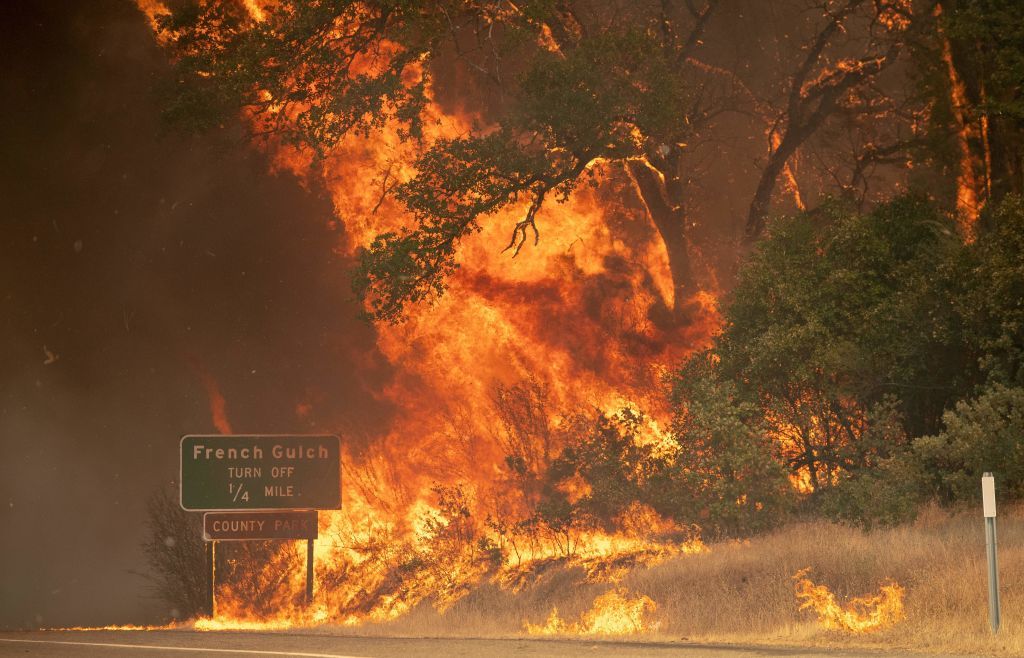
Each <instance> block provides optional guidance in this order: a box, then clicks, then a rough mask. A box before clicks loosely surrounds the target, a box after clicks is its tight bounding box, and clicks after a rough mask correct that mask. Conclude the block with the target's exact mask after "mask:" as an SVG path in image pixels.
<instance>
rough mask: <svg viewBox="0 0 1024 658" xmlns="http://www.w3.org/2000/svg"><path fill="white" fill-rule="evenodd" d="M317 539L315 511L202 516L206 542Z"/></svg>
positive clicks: (225, 513) (223, 513)
mask: <svg viewBox="0 0 1024 658" xmlns="http://www.w3.org/2000/svg"><path fill="white" fill-rule="evenodd" d="M316 538H317V513H316V510H309V511H286V512H207V513H206V514H203V539H205V540H206V541H249V540H253V539H316Z"/></svg>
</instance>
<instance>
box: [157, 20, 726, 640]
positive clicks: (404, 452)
mask: <svg viewBox="0 0 1024 658" xmlns="http://www.w3.org/2000/svg"><path fill="white" fill-rule="evenodd" d="M138 3H139V5H140V8H141V9H142V10H143V11H144V12H145V13H146V15H147V16H149V17H150V19H151V20H154V21H155V19H156V17H157V16H158V15H160V14H162V13H164V12H166V9H165V6H164V4H163V3H162V2H160V1H159V0H138ZM243 5H244V7H245V8H246V10H247V11H248V12H249V15H250V17H251V18H252V19H253V21H256V22H259V21H263V20H266V19H267V17H269V16H271V13H270V12H269V10H268V8H269V7H271V6H272V4H268V3H266V2H263V1H261V0H245V2H243ZM265 10H268V11H265ZM395 47H397V46H395ZM366 66H373V64H372V63H370V62H367V63H366ZM428 91H429V89H428ZM267 100H268V101H269V100H271V99H269V98H268V99H267ZM270 107H271V109H270V110H268V111H273V112H280V113H281V114H285V115H286V114H287V112H288V110H284V109H282V108H281V107H278V106H275V105H274V104H270ZM427 114H428V117H427V119H428V120H426V121H424V129H425V132H426V141H427V142H428V143H429V142H430V141H432V140H436V139H438V138H452V137H457V136H460V135H464V134H465V133H466V132H467V131H468V130H469V129H470V127H471V126H472V125H474V124H483V123H485V122H484V121H483V120H482V118H481V117H480V116H477V115H474V114H472V113H470V112H467V111H463V110H461V109H460V110H454V109H451V108H447V109H446V108H442V107H441V106H440V105H439V104H437V103H431V104H430V105H429V107H428V109H427ZM290 118H291V117H289V116H283V117H282V120H285V121H287V120H289V119H290ZM244 120H246V121H249V122H252V123H253V124H254V125H255V124H256V122H257V121H258V120H259V118H258V117H256V116H254V115H247V116H245V117H244ZM260 148H263V149H265V150H266V151H267V152H268V154H269V156H270V159H271V161H272V162H273V166H274V167H275V168H276V169H278V170H283V171H289V172H291V173H294V174H295V175H297V176H299V177H300V178H301V179H303V180H305V181H309V182H310V184H311V185H317V186H321V185H322V186H323V187H325V188H326V189H327V191H328V193H329V195H330V197H331V199H332V200H333V204H334V208H335V214H336V219H334V220H332V221H331V223H330V225H329V228H330V229H331V230H333V231H335V232H336V234H337V236H338V237H337V244H336V245H335V250H336V252H337V253H338V254H339V256H341V257H345V258H348V257H351V256H353V255H354V254H355V253H356V252H357V250H358V249H360V248H362V247H364V246H366V245H367V244H368V243H369V242H370V241H371V240H372V239H373V238H374V236H376V235H377V234H379V233H382V232H385V231H394V230H401V229H402V228H403V227H408V226H410V222H411V218H410V217H409V216H408V214H407V213H406V211H405V209H404V208H403V207H402V206H401V205H400V204H399V203H398V202H397V201H396V200H395V199H394V198H393V197H392V196H390V195H389V194H388V192H389V190H392V189H394V186H395V185H396V184H397V183H401V182H403V181H407V180H409V179H410V178H411V177H412V176H414V175H415V173H416V172H415V171H414V170H413V168H412V166H411V165H410V164H409V163H412V162H414V161H415V159H416V158H415V155H416V154H417V153H418V152H419V151H421V150H422V148H423V145H422V144H420V143H417V142H415V140H410V139H408V138H407V137H406V136H404V134H403V133H402V132H401V131H400V130H399V129H398V127H396V126H391V125H385V126H383V127H381V128H380V129H379V130H378V131H376V132H375V133H374V134H373V135H372V137H371V138H369V139H367V138H366V137H365V136H362V135H352V136H349V137H347V138H345V139H344V140H342V142H341V143H340V144H339V145H337V146H336V147H335V148H334V149H333V150H332V151H331V152H329V153H326V154H325V155H324V156H323V157H314V155H313V153H312V152H311V151H310V150H309V149H304V148H302V147H300V146H296V145H294V144H284V143H278V142H274V141H273V139H270V140H268V141H261V142H260ZM597 176H598V182H599V183H600V185H599V186H598V187H595V188H590V187H587V186H582V187H581V188H580V189H578V190H576V191H575V192H574V193H573V194H572V196H571V197H570V198H568V199H567V200H565V202H563V203H556V202H551V203H548V204H546V205H545V206H544V207H543V208H542V209H541V211H540V213H539V214H538V222H539V223H541V224H542V232H543V236H544V237H543V239H542V240H541V241H540V243H539V244H538V245H533V244H531V245H530V246H529V248H527V249H525V250H524V251H523V253H522V254H521V255H520V256H519V257H518V258H516V259H515V260H513V259H512V258H511V257H510V255H509V254H508V253H503V252H502V248H503V247H504V246H505V244H507V242H508V235H509V231H510V229H511V227H512V226H514V225H515V223H516V222H517V221H519V220H520V219H522V217H523V215H524V213H525V212H526V206H527V205H528V202H524V205H523V206H522V207H518V208H513V209H509V210H505V211H501V212H499V213H496V214H495V215H494V216H491V217H488V218H486V221H482V222H481V225H482V230H481V231H480V232H479V233H477V234H475V235H473V236H471V237H469V238H467V239H466V240H465V241H464V242H463V243H462V244H461V245H460V261H461V265H462V266H461V267H460V269H459V270H458V271H457V272H456V274H455V275H454V276H453V277H452V278H451V280H450V281H449V292H448V293H447V294H446V295H445V296H444V297H442V298H441V299H440V300H438V301H437V302H436V303H435V304H432V305H429V304H420V305H417V306H414V307H412V308H410V309H409V312H408V317H407V319H406V321H405V322H404V323H403V324H400V325H397V326H395V325H382V326H379V327H377V344H376V353H375V354H374V355H367V359H368V360H372V359H378V360H379V359H380V358H383V360H385V361H386V362H387V363H388V364H389V365H390V366H391V369H392V371H393V373H394V374H393V376H392V378H391V380H390V381H389V382H388V383H387V384H386V385H385V386H384V387H383V388H382V389H380V390H376V391H374V394H375V395H378V396H379V397H380V398H382V399H384V400H386V401H389V402H392V403H393V405H394V407H395V408H397V409H398V412H397V414H396V417H395V418H394V419H393V420H392V422H391V424H390V426H387V427H382V428H380V429H379V430H378V429H375V430H374V432H373V433H372V434H370V435H368V436H360V435H356V436H352V433H350V432H345V431H344V427H343V426H344V425H345V423H346V420H345V419H342V420H341V421H337V422H339V424H340V425H342V427H340V428H332V429H336V431H339V433H340V434H343V435H345V438H346V451H345V454H344V456H343V462H344V469H345V472H346V478H345V480H344V482H345V485H344V486H345V490H344V492H343V498H344V509H343V510H342V511H340V512H321V513H320V519H321V521H320V525H321V527H320V538H319V539H318V540H317V542H316V548H315V551H316V552H315V571H316V574H317V583H316V587H315V590H316V601H315V604H314V605H313V606H310V607H309V608H307V607H306V606H305V605H304V604H303V602H302V600H301V596H299V595H298V593H301V592H302V591H303V589H304V588H303V584H304V583H303V579H304V573H303V571H304V570H303V569H302V564H303V560H304V559H305V556H304V554H303V551H301V550H299V549H297V548H296V547H295V546H294V545H290V544H282V545H281V548H280V550H279V551H278V552H277V553H276V554H275V555H274V556H273V557H272V562H273V563H274V565H275V567H274V568H275V569H276V570H277V571H274V573H285V574H288V575H287V576H286V578H285V586H281V582H280V581H274V579H273V578H272V577H271V576H270V575H269V568H268V569H267V571H268V573H267V574H263V573H260V574H258V575H257V576H256V577H255V578H252V579H248V580H246V582H245V583H244V584H239V583H232V582H231V581H230V578H227V577H225V579H224V580H225V582H222V583H220V584H219V586H218V589H217V616H216V618H215V619H201V620H199V621H197V622H196V628H197V629H229V628H234V629H240V628H290V627H297V626H309V625H315V624H320V623H328V622H329V623H344V624H357V623H363V622H375V621H386V620H390V619H394V618H395V617H398V616H400V615H402V614H404V613H406V612H408V611H409V610H411V609H412V608H413V607H415V606H416V605H418V604H420V603H421V602H423V601H427V600H429V601H431V602H432V603H433V605H434V606H435V607H436V608H437V609H438V610H441V611H444V610H446V609H448V608H449V607H450V606H451V605H453V604H454V603H455V602H457V601H458V600H460V599H461V598H462V597H463V596H465V595H466V594H467V593H468V592H469V591H470V589H471V587H472V586H474V585H475V584H477V583H481V582H484V581H485V580H488V579H489V580H490V581H492V582H494V583H497V584H498V585H499V586H501V587H503V588H505V589H508V590H511V591H518V590H519V589H520V588H522V587H524V586H526V585H527V584H529V583H530V582H531V581H532V580H533V579H534V578H535V577H536V576H537V575H539V574H540V573H542V572H543V571H544V570H545V569H547V568H549V567H551V566H557V565H564V566H568V567H579V568H582V569H583V570H584V573H585V574H586V578H587V579H588V580H590V581H591V582H617V581H618V580H620V579H621V577H622V575H623V574H624V573H626V571H628V570H629V569H630V568H632V567H633V566H636V565H638V564H652V563H654V562H656V561H659V560H663V559H666V558H667V557H670V556H673V555H680V554H688V553H695V552H701V551H704V550H706V548H705V547H704V545H703V543H701V541H700V538H699V532H698V531H697V530H696V529H692V528H670V527H663V528H661V530H662V532H660V533H657V534H658V536H653V534H652V533H650V532H649V531H650V528H651V527H654V526H652V525H651V523H646V524H637V525H638V527H639V526H645V527H646V528H647V533H646V534H644V533H642V532H638V531H631V530H630V529H629V528H627V527H625V526H623V527H622V528H621V529H620V530H618V531H616V532H598V531H595V530H591V529H588V530H585V531H584V530H581V529H572V530H570V531H567V532H566V534H565V535H564V536H559V535H557V534H556V533H552V532H547V534H545V532H542V531H540V530H537V529H535V528H534V529H527V530H525V531H523V533H522V534H520V535H517V536H513V534H514V533H513V534H509V532H506V531H505V530H501V531H500V532H498V531H497V530H495V528H496V527H497V526H498V525H500V524H501V523H504V521H502V520H501V519H497V518H496V517H497V515H495V520H494V523H495V524H496V525H495V526H494V527H491V528H487V527H485V525H486V524H485V519H486V518H487V517H488V513H489V512H488V510H489V509H490V508H498V507H501V508H502V509H503V511H504V512H505V513H506V514H513V515H515V514H520V516H519V518H520V519H521V518H523V517H524V516H525V511H526V510H524V509H519V508H521V507H523V506H524V503H522V501H517V500H516V499H515V496H512V495H510V491H511V490H512V488H513V487H514V486H515V485H514V483H513V482H512V478H511V477H510V475H509V474H508V473H507V471H506V469H505V463H506V457H507V456H508V453H507V450H506V448H507V446H506V445H505V443H503V439H502V438H501V437H503V436H504V435H505V433H506V430H507V428H505V427H504V426H503V421H502V419H501V418H499V415H498V414H497V413H496V412H495V408H494V402H493V400H494V396H495V394H494V391H495V387H496V386H505V387H509V386H516V385H519V384H520V383H521V382H538V383H539V385H542V386H543V387H544V390H545V392H546V393H545V395H546V400H547V405H548V406H547V407H546V408H545V409H542V410H540V412H543V416H544V417H542V418H540V420H539V421H538V422H537V428H538V431H539V432H540V433H542V434H545V433H549V432H550V433H555V430H557V429H558V428H559V423H560V422H561V420H560V416H559V414H560V413H561V412H563V411H570V412H572V411H578V410H594V409H597V410H602V411H604V412H615V411H617V410H619V409H622V408H625V407H628V408H632V409H636V410H642V411H643V412H644V416H645V417H646V419H647V421H646V425H645V427H644V428H643V430H642V433H643V436H641V437H639V438H638V440H642V441H645V442H647V443H648V444H654V445H658V446H660V445H665V446H666V447H669V448H670V447H671V446H670V445H669V443H670V442H671V441H672V439H671V437H670V436H668V434H667V433H665V432H663V431H662V430H660V429H659V427H666V426H667V425H668V423H667V422H666V421H667V419H668V418H669V413H670V410H669V409H668V408H667V402H666V400H665V399H664V396H663V392H662V391H663V389H662V379H663V376H664V373H665V372H666V370H667V369H668V368H669V367H670V365H671V364H672V363H673V362H674V361H676V360H677V359H678V358H680V357H683V356H685V355H686V354H688V353H690V352H691V351H693V350H695V349H699V348H701V347H703V346H704V345H705V344H706V343H707V341H708V340H709V337H710V336H711V335H712V333H713V332H714V331H715V330H716V329H717V326H718V324H719V319H718V313H717V308H716V300H715V299H714V296H713V295H712V294H710V293H708V292H702V293H700V296H699V298H698V299H696V300H695V301H696V304H697V306H698V307H699V308H700V309H702V315H701V316H700V317H698V318H697V319H695V320H694V321H693V322H691V323H689V324H687V325H685V326H678V325H675V324H672V323H666V322H659V321H657V320H656V318H657V317H659V316H658V313H659V312H660V313H662V314H664V309H665V308H666V307H667V308H671V307H672V305H673V304H674V303H676V302H677V301H679V300H674V299H673V295H674V290H675V288H674V285H673V283H672V277H671V273H670V269H669V264H668V257H667V252H666V249H665V245H664V244H663V243H662V241H661V238H660V237H659V236H658V234H657V232H656V231H655V230H654V229H653V227H652V226H651V223H650V221H649V220H648V219H647V217H646V216H645V215H644V214H643V211H642V210H641V208H640V207H639V205H638V204H637V203H636V202H635V200H634V199H633V198H632V194H633V192H632V191H631V190H632V188H631V187H629V183H628V181H626V180H625V179H624V178H622V177H618V178H616V176H614V175H612V174H608V173H600V172H599V173H598V174H597ZM556 308H557V316H556V315H554V314H553V312H552V309H556ZM212 382H213V380H212V379H211V378H209V377H203V383H204V385H205V386H206V388H207V390H208V393H209V396H210V400H211V410H212V414H213V416H214V422H215V425H216V427H217V428H218V430H219V431H222V432H224V431H229V430H230V425H229V423H228V420H227V414H226V412H225V402H224V399H223V396H221V395H220V393H219V391H218V390H217V388H216V386H215V385H214V384H212ZM314 393H315V394H316V395H318V396H319V397H320V398H323V397H326V396H328V395H329V392H323V391H318V392H314ZM311 408H312V407H311V405H310V404H308V403H306V402H305V401H300V402H299V403H298V404H297V405H296V409H297V418H296V419H297V420H302V421H304V422H306V423H308V422H310V419H309V410H310V409H311ZM300 410H304V411H300ZM534 447H536V446H534ZM560 448H561V446H560V445H558V444H557V443H553V444H552V445H550V446H548V445H545V446H544V450H543V452H544V453H545V454H552V455H555V454H557V453H558V451H559V450H560ZM538 451H539V450H538ZM438 485H441V486H454V485H460V486H461V485H465V487H466V490H467V491H468V492H469V493H470V494H471V497H472V503H471V504H470V503H467V505H468V507H467V511H466V514H465V515H464V516H460V515H459V514H455V515H452V514H446V513H443V512H444V511H443V510H439V509H438V508H437V506H436V505H435V503H434V502H433V501H434V496H433V495H432V493H431V492H432V490H433V488H434V487H436V486H438ZM490 501H500V504H498V503H494V504H492V503H491V502H490ZM470 510H471V512H472V513H471V514H470ZM655 525H657V524H655ZM254 568H255V567H254ZM220 573H221V570H219V571H218V574H220ZM257 599H258V600H259V601H260V603H259V604H254V600H257ZM653 605H654V604H653V602H652V601H650V599H647V598H646V597H641V598H639V599H632V600H627V599H626V598H625V595H624V594H623V593H620V592H619V591H617V590H613V591H611V592H609V593H608V594H607V595H605V596H603V597H599V599H598V601H595V609H594V611H592V612H591V613H588V615H589V616H585V618H584V619H583V620H582V621H581V622H579V624H575V625H572V626H571V627H572V628H577V627H578V628H579V629H580V630H579V632H585V633H597V632H604V631H601V630H596V629H601V628H612V629H617V628H629V629H633V628H640V627H641V626H642V624H641V619H640V617H641V616H642V614H643V612H644V611H645V610H653ZM630 606H632V607H630ZM605 609H607V610H612V611H614V610H620V612H618V613H615V612H601V611H602V610H605ZM629 610H632V612H631V613H629V614H627V612H628V611H629ZM615 614H619V615H620V616H622V618H623V619H629V620H631V621H630V622H629V623H628V624H626V625H625V626H621V624H620V626H616V625H615V623H613V618H614V615H615ZM607 615H612V617H607ZM630 615H632V616H630ZM630 624H631V625H630ZM649 627H650V626H648V628H649ZM566 628H569V627H566ZM564 632H567V631H564ZM614 632H619V631H614ZM622 632H625V631H622ZM629 632H633V631H629Z"/></svg>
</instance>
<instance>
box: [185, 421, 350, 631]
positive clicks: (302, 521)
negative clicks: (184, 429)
mask: <svg viewBox="0 0 1024 658" xmlns="http://www.w3.org/2000/svg"><path fill="white" fill-rule="evenodd" d="M180 447H181V453H180V459H181V461H180V464H181V471H180V473H181V477H180V478H179V482H180V483H181V499H180V504H181V507H182V509H184V510H187V511H192V512H201V511H202V512H208V513H207V514H204V515H203V539H205V540H207V541H208V542H209V543H208V544H207V549H206V559H207V564H208V568H209V586H210V588H209V592H208V593H209V598H208V600H207V605H208V608H209V611H210V617H211V618H213V617H214V616H215V615H216V596H215V584H216V575H217V553H216V551H217V542H218V541H246V540H254V539H305V540H306V603H307V604H311V603H312V602H313V541H314V540H315V539H316V538H317V510H321V509H341V439H339V438H338V437H336V436H328V435H278V434H253V435H222V434H214V435H198V434H191V435H188V436H184V437H182V439H181V446H180Z"/></svg>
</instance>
